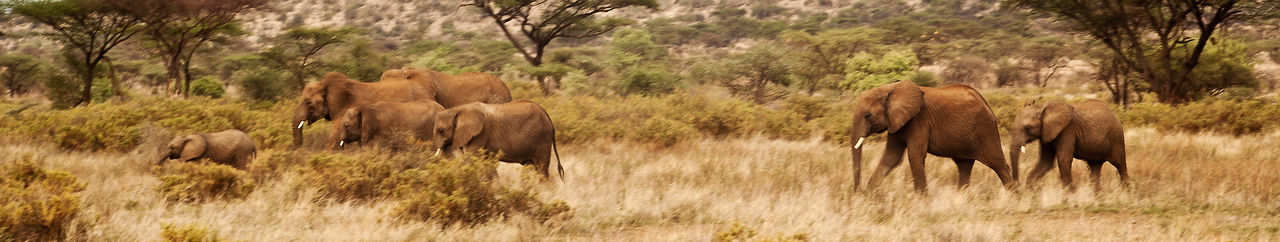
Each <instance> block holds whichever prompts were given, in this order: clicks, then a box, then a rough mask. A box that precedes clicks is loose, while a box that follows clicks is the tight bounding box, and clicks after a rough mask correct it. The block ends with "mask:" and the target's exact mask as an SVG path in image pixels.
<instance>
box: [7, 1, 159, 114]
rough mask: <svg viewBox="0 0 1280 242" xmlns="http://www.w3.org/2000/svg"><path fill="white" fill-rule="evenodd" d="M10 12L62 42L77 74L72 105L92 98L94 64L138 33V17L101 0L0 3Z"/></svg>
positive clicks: (95, 67) (87, 102) (95, 70)
mask: <svg viewBox="0 0 1280 242" xmlns="http://www.w3.org/2000/svg"><path fill="white" fill-rule="evenodd" d="M4 7H6V8H8V9H11V10H12V11H13V13H17V14H19V15H22V16H25V17H27V18H28V19H31V20H33V21H36V22H38V23H40V24H43V25H45V26H48V27H49V29H50V31H49V36H50V37H52V38H53V39H54V40H55V41H58V42H60V43H62V44H63V50H64V51H65V52H66V53H67V54H68V58H74V59H73V61H75V62H76V63H75V64H73V65H71V66H72V69H74V70H75V72H76V74H77V75H78V76H79V77H80V85H81V86H80V98H79V100H75V101H74V102H72V103H70V104H72V105H81V104H89V102H90V101H91V100H92V99H93V92H92V88H93V78H94V77H96V76H97V74H98V73H97V71H98V68H97V67H98V63H101V62H102V61H103V60H104V59H106V58H107V53H108V52H110V51H111V50H112V49H113V48H115V47H116V46H117V45H119V44H120V43H122V42H124V41H125V40H128V39H129V38H130V37H133V35H134V34H136V33H137V32H138V28H137V26H138V24H139V23H140V22H141V18H139V17H138V16H136V15H132V14H126V13H124V11H121V9H119V8H118V7H116V6H113V4H109V3H108V2H107V1H103V0H16V1H10V2H8V3H5V4H4Z"/></svg>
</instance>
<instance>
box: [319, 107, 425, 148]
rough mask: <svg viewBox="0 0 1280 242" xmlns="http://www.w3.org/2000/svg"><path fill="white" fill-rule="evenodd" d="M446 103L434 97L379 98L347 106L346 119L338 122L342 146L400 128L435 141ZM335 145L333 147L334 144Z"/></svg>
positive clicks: (338, 134) (337, 131) (337, 126)
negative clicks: (434, 132) (413, 99)
mask: <svg viewBox="0 0 1280 242" xmlns="http://www.w3.org/2000/svg"><path fill="white" fill-rule="evenodd" d="M440 111H444V106H440V104H439V103H436V102H432V101H419V102H407V103H401V102H376V103H371V104H363V105H358V106H356V107H352V108H349V109H347V111H346V113H344V114H343V116H342V123H341V124H339V125H335V126H334V129H336V130H334V132H333V134H334V135H336V136H337V137H336V138H334V139H335V140H337V144H332V143H331V144H330V145H337V146H338V147H343V146H345V145H346V143H350V142H356V141H359V142H360V143H361V144H364V143H367V142H369V141H370V140H372V139H374V138H377V137H382V136H386V135H389V134H391V133H393V132H396V131H409V132H411V133H413V134H414V136H415V138H418V140H422V141H431V133H432V130H435V115H436V113H437V112H440ZM331 148H332V147H331Z"/></svg>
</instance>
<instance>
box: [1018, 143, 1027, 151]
mask: <svg viewBox="0 0 1280 242" xmlns="http://www.w3.org/2000/svg"><path fill="white" fill-rule="evenodd" d="M1018 149H1019V150H1022V153H1027V146H1025V145H1023V146H1018Z"/></svg>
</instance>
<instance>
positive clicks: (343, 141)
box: [338, 140, 347, 147]
mask: <svg viewBox="0 0 1280 242" xmlns="http://www.w3.org/2000/svg"><path fill="white" fill-rule="evenodd" d="M346 143H347V141H346V140H339V141H338V147H342V145H343V144H346Z"/></svg>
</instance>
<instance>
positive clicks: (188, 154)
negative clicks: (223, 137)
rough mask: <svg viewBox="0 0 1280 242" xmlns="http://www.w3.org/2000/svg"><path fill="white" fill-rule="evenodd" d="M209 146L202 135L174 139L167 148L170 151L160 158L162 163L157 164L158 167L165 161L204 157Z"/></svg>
mask: <svg viewBox="0 0 1280 242" xmlns="http://www.w3.org/2000/svg"><path fill="white" fill-rule="evenodd" d="M208 146H209V143H208V141H207V140H206V139H205V138H204V136H201V135H194V134H193V135H185V136H178V137H174V138H173V140H172V141H169V145H168V146H166V148H168V149H167V150H166V152H163V153H164V155H163V156H161V157H160V161H158V162H156V165H160V164H163V163H164V161H166V160H170V159H177V160H179V161H190V160H194V159H199V158H200V157H201V156H204V153H205V149H206V148H208Z"/></svg>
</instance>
